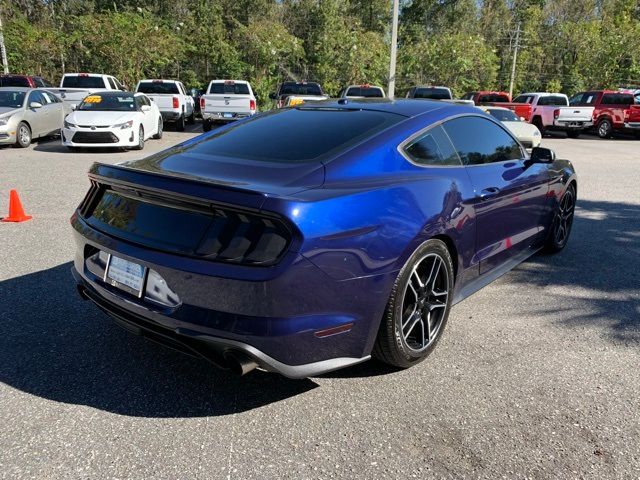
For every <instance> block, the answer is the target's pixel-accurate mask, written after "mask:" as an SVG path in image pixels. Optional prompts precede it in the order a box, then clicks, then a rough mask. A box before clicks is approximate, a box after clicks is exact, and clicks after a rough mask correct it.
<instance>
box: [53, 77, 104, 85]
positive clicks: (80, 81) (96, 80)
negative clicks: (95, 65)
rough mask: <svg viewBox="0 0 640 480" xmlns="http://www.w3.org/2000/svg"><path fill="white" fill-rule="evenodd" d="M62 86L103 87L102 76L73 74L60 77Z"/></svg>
mask: <svg viewBox="0 0 640 480" xmlns="http://www.w3.org/2000/svg"><path fill="white" fill-rule="evenodd" d="M62 88H105V87H104V80H102V77H95V76H93V77H91V76H89V75H87V76H84V75H73V76H68V77H64V78H63V79H62Z"/></svg>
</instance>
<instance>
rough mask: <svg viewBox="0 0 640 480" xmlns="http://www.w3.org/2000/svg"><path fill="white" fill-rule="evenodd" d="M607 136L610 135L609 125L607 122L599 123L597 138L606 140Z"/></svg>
mask: <svg viewBox="0 0 640 480" xmlns="http://www.w3.org/2000/svg"><path fill="white" fill-rule="evenodd" d="M609 135H611V123H610V122H609V120H603V121H602V122H600V125H598V136H599V137H600V138H607V137H609Z"/></svg>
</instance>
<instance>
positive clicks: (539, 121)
mask: <svg viewBox="0 0 640 480" xmlns="http://www.w3.org/2000/svg"><path fill="white" fill-rule="evenodd" d="M531 123H532V124H533V125H535V126H536V128H537V129H538V130H540V136H541V137H544V134H545V128H544V125H543V124H542V119H541V118H540V117H535V118H534V119H533V121H532V122H531Z"/></svg>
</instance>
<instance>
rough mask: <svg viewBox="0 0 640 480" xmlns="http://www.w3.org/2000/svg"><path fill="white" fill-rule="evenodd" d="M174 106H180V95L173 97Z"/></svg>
mask: <svg viewBox="0 0 640 480" xmlns="http://www.w3.org/2000/svg"><path fill="white" fill-rule="evenodd" d="M173 108H180V100H178V97H173Z"/></svg>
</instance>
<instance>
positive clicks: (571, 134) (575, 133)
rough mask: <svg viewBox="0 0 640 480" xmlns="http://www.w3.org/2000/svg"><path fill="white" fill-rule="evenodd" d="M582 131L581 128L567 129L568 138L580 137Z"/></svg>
mask: <svg viewBox="0 0 640 480" xmlns="http://www.w3.org/2000/svg"><path fill="white" fill-rule="evenodd" d="M581 133H582V132H581V131H580V130H567V137H568V138H578V137H579V136H580V134H581Z"/></svg>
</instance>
